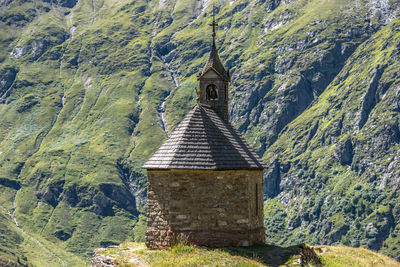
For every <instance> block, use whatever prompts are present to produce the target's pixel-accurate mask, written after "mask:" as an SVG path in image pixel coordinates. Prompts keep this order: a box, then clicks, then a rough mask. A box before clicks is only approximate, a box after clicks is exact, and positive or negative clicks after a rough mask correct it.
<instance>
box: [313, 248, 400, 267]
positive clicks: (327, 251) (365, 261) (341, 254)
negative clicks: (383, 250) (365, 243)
mask: <svg viewBox="0 0 400 267" xmlns="http://www.w3.org/2000/svg"><path fill="white" fill-rule="evenodd" d="M314 250H315V251H316V252H317V254H318V255H320V258H321V262H322V263H323V264H324V266H332V267H336V266H338V267H339V266H352V267H365V266H368V267H369V266H373V267H380V266H382V267H395V266H396V267H397V266H400V263H399V262H397V261H395V260H393V259H392V258H390V257H388V256H385V255H382V254H379V253H377V252H374V251H371V250H368V249H365V248H352V247H346V246H335V247H334V246H316V247H314Z"/></svg>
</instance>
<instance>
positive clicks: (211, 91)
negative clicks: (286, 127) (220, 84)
mask: <svg viewBox="0 0 400 267" xmlns="http://www.w3.org/2000/svg"><path fill="white" fill-rule="evenodd" d="M206 97H207V100H218V93H217V87H216V86H215V84H209V85H208V86H207V88H206Z"/></svg>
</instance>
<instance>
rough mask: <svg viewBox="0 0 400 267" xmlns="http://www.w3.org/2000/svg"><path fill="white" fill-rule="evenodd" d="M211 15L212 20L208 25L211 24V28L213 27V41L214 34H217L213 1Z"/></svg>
mask: <svg viewBox="0 0 400 267" xmlns="http://www.w3.org/2000/svg"><path fill="white" fill-rule="evenodd" d="M212 16H213V20H212V23H211V24H209V25H210V26H212V29H213V34H212V36H213V40H214V41H215V36H216V35H217V34H216V33H215V26H218V24H217V23H215V4H214V3H213V9H212Z"/></svg>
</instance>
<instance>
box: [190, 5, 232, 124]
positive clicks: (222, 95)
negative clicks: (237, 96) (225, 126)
mask: <svg viewBox="0 0 400 267" xmlns="http://www.w3.org/2000/svg"><path fill="white" fill-rule="evenodd" d="M210 26H212V38H213V39H212V44H211V51H210V55H209V57H208V60H207V63H206V65H205V66H204V67H203V68H202V69H200V71H199V74H198V76H197V79H198V80H199V81H200V92H199V98H198V102H199V103H200V104H205V105H207V106H210V107H211V108H212V109H213V110H214V111H215V112H216V113H217V114H218V115H219V116H220V117H221V118H222V119H223V120H225V121H228V85H229V82H230V79H231V77H230V74H229V70H228V69H225V67H224V66H223V65H222V62H221V60H220V59H219V56H218V52H217V47H216V45H215V37H216V33H215V26H218V24H217V23H215V14H214V9H213V20H212V23H211V24H210Z"/></svg>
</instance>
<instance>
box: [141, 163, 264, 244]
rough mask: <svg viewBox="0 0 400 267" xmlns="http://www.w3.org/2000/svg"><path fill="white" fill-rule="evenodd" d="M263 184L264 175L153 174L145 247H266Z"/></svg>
mask: <svg viewBox="0 0 400 267" xmlns="http://www.w3.org/2000/svg"><path fill="white" fill-rule="evenodd" d="M262 183H263V179H262V170H228V171H224V170H218V171H211V170H205V171H197V170H149V171H148V184H149V185H148V200H147V205H148V218H147V220H148V221H147V232H146V245H147V246H148V247H149V248H159V247H168V246H171V244H173V243H174V242H178V241H179V239H183V240H187V241H189V243H194V244H197V245H204V246H246V245H251V244H253V243H259V242H264V241H265V231H264V224H263V193H262V188H263V184H262ZM256 184H257V190H258V192H257V193H256ZM256 195H257V197H258V199H257V201H258V203H256Z"/></svg>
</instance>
